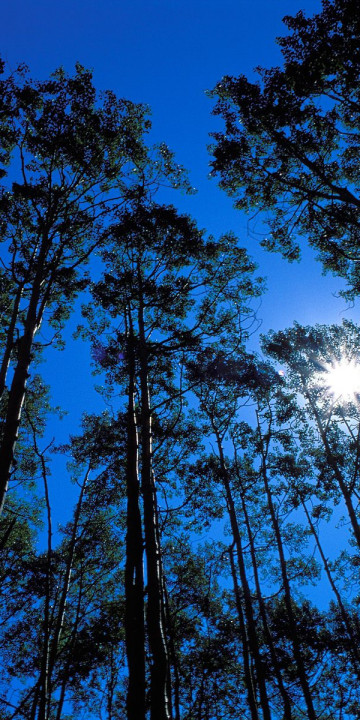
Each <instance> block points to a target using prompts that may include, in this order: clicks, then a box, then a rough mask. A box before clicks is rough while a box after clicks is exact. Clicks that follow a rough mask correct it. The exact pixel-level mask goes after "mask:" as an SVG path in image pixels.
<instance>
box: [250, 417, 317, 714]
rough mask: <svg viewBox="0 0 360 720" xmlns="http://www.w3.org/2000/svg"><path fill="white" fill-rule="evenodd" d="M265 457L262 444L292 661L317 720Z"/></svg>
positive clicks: (267, 492)
mask: <svg viewBox="0 0 360 720" xmlns="http://www.w3.org/2000/svg"><path fill="white" fill-rule="evenodd" d="M258 429H259V433H260V437H261V441H262V443H263V438H262V435H261V429H260V421H259V419H258ZM266 455H267V450H266V449H265V448H264V446H263V444H262V448H261V456H262V457H261V474H262V478H263V482H264V487H265V493H266V498H267V504H268V508H269V512H270V518H271V523H272V527H273V530H274V534H275V538H276V545H277V550H278V555H279V561H280V570H281V577H282V582H283V588H284V600H285V607H286V612H287V615H288V620H289V630H290V641H291V644H292V648H293V653H294V660H295V663H296V667H297V672H298V677H299V682H300V685H301V689H302V692H303V695H304V699H305V703H306V708H307V714H308V718H309V720H317V715H316V713H315V709H314V704H313V701H312V695H311V690H310V686H309V682H308V679H307V673H306V669H305V663H304V659H303V654H302V651H301V646H300V641H299V637H298V633H297V629H296V618H295V615H294V611H293V605H292V597H291V589H290V582H289V576H288V571H287V564H286V559H285V552H284V547H283V542H282V537H281V531H280V525H279V522H278V519H277V516H276V511H275V507H274V503H273V499H272V494H271V490H270V485H269V482H268V477H267V469H266Z"/></svg>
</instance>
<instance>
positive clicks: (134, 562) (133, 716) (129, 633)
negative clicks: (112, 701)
mask: <svg viewBox="0 0 360 720" xmlns="http://www.w3.org/2000/svg"><path fill="white" fill-rule="evenodd" d="M128 367H129V390H128V427H127V458H126V494H127V515H126V528H127V529H126V562H125V644H126V656H127V662H128V669H129V685H128V692H127V698H126V710H127V720H145V699H146V695H145V689H146V688H145V617H144V569H143V552H144V550H143V537H142V523H141V513H140V507H139V494H140V487H139V468H138V433H137V423H136V411H135V355H134V347H133V336H132V334H131V336H130V337H129V339H128Z"/></svg>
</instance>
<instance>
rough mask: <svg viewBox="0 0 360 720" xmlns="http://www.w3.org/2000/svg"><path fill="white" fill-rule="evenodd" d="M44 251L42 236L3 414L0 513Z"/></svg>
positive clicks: (26, 371)
mask: <svg viewBox="0 0 360 720" xmlns="http://www.w3.org/2000/svg"><path fill="white" fill-rule="evenodd" d="M48 250H49V241H48V239H47V238H46V237H44V238H43V240H42V243H41V247H40V252H39V256H38V260H37V269H36V273H35V277H34V282H33V287H32V291H31V296H30V300H29V307H28V311H27V315H26V320H25V326H24V334H23V336H22V338H21V340H20V341H19V351H18V361H17V364H16V367H15V370H14V376H13V379H12V383H11V387H10V391H9V399H8V405H7V412H6V417H5V422H4V429H3V435H2V440H1V446H0V514H1V513H2V511H3V508H4V502H5V497H6V493H7V489H8V484H9V479H10V473H11V468H12V464H13V460H14V452H15V446H16V441H17V439H18V434H19V426H20V419H21V411H22V406H23V403H24V399H25V392H26V384H27V380H28V377H29V367H30V363H31V355H32V346H33V340H34V335H35V333H36V331H37V330H38V328H39V325H40V323H41V317H39V316H38V305H39V302H40V300H41V291H42V282H43V279H44V278H43V274H44V266H45V259H46V255H47V253H48ZM19 300H20V299H19Z"/></svg>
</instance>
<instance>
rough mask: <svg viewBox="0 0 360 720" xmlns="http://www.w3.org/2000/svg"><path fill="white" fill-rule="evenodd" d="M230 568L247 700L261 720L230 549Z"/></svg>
mask: <svg viewBox="0 0 360 720" xmlns="http://www.w3.org/2000/svg"><path fill="white" fill-rule="evenodd" d="M229 558H230V568H231V576H232V580H233V585H234V595H235V604H236V609H237V614H238V618H239V628H240V637H241V642H242V647H243V661H244V678H245V686H246V691H247V699H248V703H249V708H250V713H251V720H259V713H258V708H257V701H256V690H255V687H254V678H253V674H252V672H251V663H250V654H249V640H248V637H247V632H246V625H245V618H244V613H243V608H242V602H241V595H240V588H239V583H238V579H237V574H236V568H235V562H234V551H233V548H232V547H230V548H229Z"/></svg>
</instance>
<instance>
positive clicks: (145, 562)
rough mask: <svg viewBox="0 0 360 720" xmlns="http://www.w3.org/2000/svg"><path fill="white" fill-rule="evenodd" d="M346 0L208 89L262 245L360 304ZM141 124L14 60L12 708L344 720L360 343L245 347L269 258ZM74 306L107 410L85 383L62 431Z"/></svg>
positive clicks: (8, 334) (122, 716)
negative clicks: (180, 200) (92, 403)
mask: <svg viewBox="0 0 360 720" xmlns="http://www.w3.org/2000/svg"><path fill="white" fill-rule="evenodd" d="M356 9H357V8H356V3H354V2H350V1H349V0H323V4H322V10H321V12H319V13H318V14H317V15H314V17H312V18H307V17H305V15H304V13H303V12H299V13H298V14H297V15H296V16H295V17H287V18H285V24H286V27H287V29H288V34H287V35H286V37H284V38H281V39H280V40H279V43H280V47H281V50H282V53H283V64H282V66H281V67H275V68H271V69H260V70H259V71H258V72H259V79H258V81H256V82H253V81H250V80H249V79H248V78H246V77H245V76H240V77H225V78H223V79H222V80H221V81H219V83H218V84H217V86H216V88H215V89H214V90H213V91H212V92H211V96H212V97H213V98H215V99H216V104H215V109H214V112H215V114H216V115H218V116H219V118H220V119H221V122H223V130H222V131H220V130H219V131H217V132H216V133H215V134H214V135H213V138H212V146H211V148H210V151H211V153H212V174H213V175H215V176H217V177H218V180H219V184H220V187H221V188H222V189H224V190H225V191H226V192H227V193H228V194H229V195H230V196H231V197H233V198H234V201H235V205H236V207H237V208H238V209H239V210H244V209H245V210H249V211H250V210H251V211H253V210H254V209H255V212H256V213H259V215H260V216H261V218H262V222H264V224H266V223H268V225H269V228H268V229H269V232H268V233H267V234H266V235H267V236H266V239H265V241H264V245H265V246H266V248H267V249H269V250H279V251H280V252H281V253H282V254H283V255H284V256H285V257H286V258H287V259H289V260H294V259H297V258H298V257H299V255H300V251H301V248H302V246H303V245H305V244H306V243H308V244H310V245H311V246H313V247H314V248H315V249H316V252H317V253H318V259H319V260H320V261H321V263H322V264H323V267H324V268H325V270H327V271H328V272H331V273H333V274H334V275H335V276H340V277H341V278H344V279H345V280H346V282H347V289H346V291H345V295H346V296H347V297H348V298H352V299H354V298H356V297H357V295H358V294H359V288H360V284H359V283H360V276H359V271H358V268H359V264H358V263H359V259H360V255H359V246H360V241H359V228H358V225H359V221H360V215H359V207H360V197H359V162H358V160H359V152H360V142H359V139H360V135H359V133H360V127H359V117H360V116H359V80H360V78H359V70H360V65H359V62H360V60H359V58H360V54H359V53H360V19H359V17H358V13H357V12H356ZM150 129H151V123H150V116H149V110H148V108H147V107H146V106H145V105H141V104H137V103H134V102H131V101H129V100H125V99H120V98H118V97H117V96H116V95H115V93H113V92H111V91H106V92H99V91H98V90H97V89H96V87H95V85H94V80H93V75H92V72H91V71H89V70H87V69H85V68H84V67H83V66H82V65H80V64H78V65H77V66H76V68H75V71H74V73H73V74H68V73H67V72H66V71H65V70H64V69H62V68H59V69H57V70H56V71H55V72H54V73H53V74H52V75H51V76H50V77H49V78H48V79H46V80H35V79H33V78H32V77H31V75H30V72H29V70H28V69H27V68H26V67H25V66H21V67H19V68H18V69H17V70H16V71H12V70H11V69H10V68H8V67H7V65H6V63H4V62H2V63H1V75H0V143H1V149H0V178H1V189H0V208H1V214H0V217H1V220H0V223H1V256H0V260H1V264H0V308H1V321H2V322H1V328H0V348H1V356H0V572H1V580H2V582H1V588H0V606H1V622H0V657H1V672H0V717H1V719H3V720H13V719H15V718H19V719H20V718H23V719H24V718H25V719H26V720H80V719H81V718H87V719H88V720H92V719H93V718H94V719H95V718H96V720H100V719H101V720H235V718H236V719H238V718H239V717H241V718H244V719H245V720H303V719H304V718H305V719H307V720H320V718H321V720H351V719H354V720H356V719H358V718H359V714H360V693H359V677H360V651H359V646H360V643H359V641H360V616H359V602H360V594H359V565H360V559H359V558H360V555H359V552H360V515H359V501H360V478H359V475H360V371H359V365H360V328H359V326H358V325H357V324H356V323H355V322H354V321H352V320H344V321H343V322H342V324H331V325H324V324H315V325H313V326H310V325H306V326H305V325H301V324H300V323H299V322H296V321H295V322H294V324H293V326H292V327H289V328H285V329H284V328H282V329H275V330H272V331H271V332H268V333H267V334H264V335H262V336H261V340H260V343H261V347H260V350H259V349H258V348H257V346H256V340H257V338H258V336H259V326H260V323H261V318H260V317H259V309H258V308H259V299H261V298H262V297H263V294H264V290H265V281H264V279H263V277H262V274H261V268H258V267H257V265H256V263H255V262H254V261H253V260H252V258H251V257H250V255H249V253H248V251H247V249H245V248H244V247H243V243H242V240H241V238H238V237H237V236H236V234H235V233H234V232H232V231H231V229H229V231H228V232H226V233H223V234H221V235H220V236H217V237H215V236H214V235H212V234H210V233H208V232H207V231H206V230H204V229H202V228H199V227H198V224H197V221H196V219H195V218H193V217H191V216H190V215H189V214H186V213H184V212H182V211H180V210H179V209H178V207H177V203H176V198H177V197H178V194H179V192H182V193H185V194H186V193H188V194H189V193H191V192H192V191H193V190H192V186H191V184H190V182H189V179H188V175H187V172H186V170H185V169H184V168H183V167H182V166H181V165H179V164H178V162H177V160H176V158H175V155H174V153H173V151H172V150H171V149H170V148H169V147H168V146H167V145H166V144H165V143H159V144H157V145H153V144H151V142H150ZM190 170H191V168H190ZM169 196H171V198H173V202H171V203H170V202H168V200H167V198H168V197H169ZM284 268H285V269H284V272H286V265H284ZM264 302H266V299H264ZM74 316H75V317H76V324H77V326H78V328H77V332H76V343H77V344H85V346H86V347H87V348H88V351H89V354H90V355H91V359H92V369H93V375H94V378H93V382H94V385H96V388H97V392H98V396H99V397H98V406H99V411H98V412H93V411H92V410H91V409H89V406H88V405H87V403H86V398H85V400H84V399H82V398H81V393H80V392H79V397H78V398H77V401H78V403H79V405H80V404H81V403H83V404H82V405H81V413H82V422H81V426H80V427H79V426H77V425H76V423H74V424H72V421H71V418H70V419H68V420H66V419H65V420H64V421H63V422H65V423H66V432H67V439H66V441H65V442H64V440H63V439H61V440H60V439H59V438H57V437H56V436H54V435H53V427H56V425H54V424H53V419H54V417H55V416H56V415H57V414H59V413H60V414H61V412H62V409H61V408H54V407H53V401H52V391H53V387H52V386H51V384H49V385H48V384H47V383H46V382H45V379H44V376H43V373H42V368H43V367H44V366H46V365H47V363H48V362H49V357H51V353H49V348H50V349H51V351H53V349H54V348H55V349H57V352H58V353H59V354H62V353H63V354H66V353H67V352H69V349H68V345H69V343H70V340H69V327H70V320H71V319H73V318H74ZM74 362H76V357H75V358H74ZM54 383H56V378H54ZM55 487H56V488H57V497H59V495H60V496H62V498H63V507H64V508H65V506H66V507H67V515H66V514H65V513H64V518H63V521H62V522H61V524H60V526H57V524H56V522H55V521H54V516H55V515H56V508H55V507H54V496H55V492H54V488H55Z"/></svg>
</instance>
